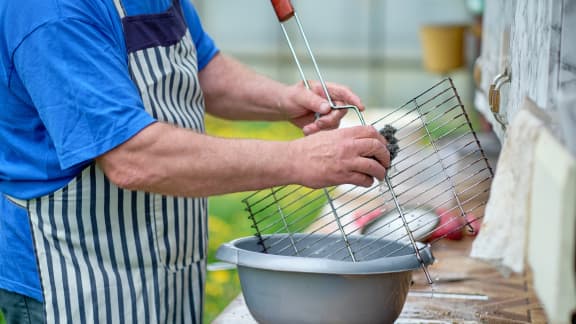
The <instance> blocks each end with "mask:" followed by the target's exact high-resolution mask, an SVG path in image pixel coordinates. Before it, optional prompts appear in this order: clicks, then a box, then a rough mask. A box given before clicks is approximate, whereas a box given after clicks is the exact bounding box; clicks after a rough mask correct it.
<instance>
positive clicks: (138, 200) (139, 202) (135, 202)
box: [130, 191, 150, 323]
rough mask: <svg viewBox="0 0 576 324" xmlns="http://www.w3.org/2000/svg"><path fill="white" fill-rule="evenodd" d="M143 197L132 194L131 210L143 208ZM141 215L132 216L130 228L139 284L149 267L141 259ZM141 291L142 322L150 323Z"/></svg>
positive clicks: (145, 301)
mask: <svg viewBox="0 0 576 324" xmlns="http://www.w3.org/2000/svg"><path fill="white" fill-rule="evenodd" d="M142 196H143V195H142V194H141V193H138V192H136V191H133V192H132V198H131V202H132V206H131V208H130V209H131V210H132V211H133V212H134V211H138V206H144V205H143V204H144V199H143V197H142ZM142 216H144V215H142V214H141V213H137V214H136V215H133V221H134V223H133V226H132V232H133V233H134V245H135V248H136V255H137V257H138V272H139V275H140V278H139V279H140V282H146V281H147V279H146V272H145V269H146V268H147V267H148V266H149V265H147V264H145V263H144V257H143V249H142V241H141V238H140V228H142V225H141V224H140V222H142V221H144V222H145V221H146V219H141V218H142ZM144 226H146V225H144ZM141 291H142V302H143V305H144V310H143V313H144V322H145V323H150V306H149V301H148V291H147V289H141Z"/></svg>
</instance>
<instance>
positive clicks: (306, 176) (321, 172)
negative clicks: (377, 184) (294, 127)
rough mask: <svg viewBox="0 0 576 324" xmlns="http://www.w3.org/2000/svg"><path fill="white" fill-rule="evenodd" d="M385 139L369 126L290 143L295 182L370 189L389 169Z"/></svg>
mask: <svg viewBox="0 0 576 324" xmlns="http://www.w3.org/2000/svg"><path fill="white" fill-rule="evenodd" d="M386 144H387V142H386V139H385V138H384V137H383V136H382V135H381V134H380V133H378V131H377V130H376V129H375V128H373V127H372V126H356V127H350V128H342V129H336V130H330V131H326V132H319V133H317V134H314V135H311V136H307V137H304V138H302V139H299V140H296V141H293V142H291V146H292V149H293V150H292V151H290V155H289V158H291V159H293V160H294V161H295V162H294V165H293V167H294V168H295V170H293V174H295V175H298V178H297V179H296V182H297V183H300V184H303V185H305V186H307V187H311V188H322V187H327V186H332V185H338V184H342V183H349V184H354V185H358V186H363V187H369V186H371V185H372V183H373V182H374V178H377V179H378V180H383V179H384V176H385V175H386V169H387V168H388V167H389V166H390V153H389V152H388V150H387V149H386Z"/></svg>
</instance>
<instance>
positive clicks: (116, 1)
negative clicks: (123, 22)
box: [114, 0, 126, 19]
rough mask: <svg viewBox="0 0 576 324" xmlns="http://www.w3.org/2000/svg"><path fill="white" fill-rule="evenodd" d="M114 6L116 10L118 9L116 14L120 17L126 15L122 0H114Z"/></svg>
mask: <svg viewBox="0 0 576 324" xmlns="http://www.w3.org/2000/svg"><path fill="white" fill-rule="evenodd" d="M114 6H115V7H116V11H118V15H120V19H122V18H124V17H126V10H125V9H124V5H123V4H122V0H114Z"/></svg>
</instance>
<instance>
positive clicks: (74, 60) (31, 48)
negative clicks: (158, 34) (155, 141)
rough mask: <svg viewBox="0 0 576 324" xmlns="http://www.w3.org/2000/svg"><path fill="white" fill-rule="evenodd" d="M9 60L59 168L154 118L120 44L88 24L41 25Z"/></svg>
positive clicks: (86, 157)
mask: <svg viewBox="0 0 576 324" xmlns="http://www.w3.org/2000/svg"><path fill="white" fill-rule="evenodd" d="M13 62H14V73H18V76H19V78H20V79H21V80H22V84H23V85H24V87H25V88H26V91H27V93H28V94H29V96H30V99H31V100H32V102H33V104H34V106H35V107H36V108H37V110H38V114H39V116H40V119H41V120H42V122H43V124H44V127H45V128H46V131H47V133H48V135H49V136H50V139H51V142H52V143H53V145H54V147H55V150H56V153H57V155H58V160H59V163H60V166H61V168H62V169H66V168H69V167H71V166H75V165H77V164H80V163H83V162H86V161H89V160H92V159H94V158H96V157H98V156H100V155H102V154H103V153H106V152H107V151H109V150H111V149H113V148H115V147H116V146H118V145H120V144H122V143H124V142H125V141H127V140H128V139H130V138H131V137H133V136H134V135H136V134H137V133H138V132H139V131H141V130H142V129H143V128H145V127H146V126H148V125H150V124H151V123H153V122H154V121H155V120H154V118H152V116H150V115H149V114H148V113H147V112H146V111H145V110H144V106H143V103H142V100H141V98H140V95H139V93H138V90H137V88H136V87H135V85H134V83H133V82H132V80H131V79H130V74H129V70H128V65H127V62H126V55H125V54H124V48H123V47H122V46H121V45H120V44H118V41H117V40H116V39H114V38H112V37H111V36H109V34H107V33H106V31H105V30H102V28H98V27H97V26H95V25H93V23H91V22H87V21H83V20H79V19H71V18H68V19H62V20H57V21H53V22H49V23H47V24H44V25H42V26H41V27H39V28H37V29H36V30H35V31H34V32H32V33H31V34H30V35H28V36H27V37H26V38H25V39H24V41H23V42H22V43H21V44H20V45H19V46H18V48H17V49H16V50H15V52H14V60H13Z"/></svg>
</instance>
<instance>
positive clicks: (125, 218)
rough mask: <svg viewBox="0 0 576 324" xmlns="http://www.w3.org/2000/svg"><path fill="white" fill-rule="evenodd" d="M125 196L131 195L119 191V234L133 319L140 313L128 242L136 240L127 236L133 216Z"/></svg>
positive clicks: (129, 305)
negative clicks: (135, 304)
mask: <svg viewBox="0 0 576 324" xmlns="http://www.w3.org/2000/svg"><path fill="white" fill-rule="evenodd" d="M125 194H129V193H126V192H125V191H124V190H122V189H119V188H118V189H117V195H118V221H119V224H118V225H119V232H120V245H121V247H122V256H123V258H124V260H122V261H123V263H124V267H123V268H124V271H122V273H123V274H125V275H126V278H127V279H128V292H129V294H130V299H129V300H130V301H132V303H128V304H127V306H128V307H130V308H131V310H132V312H131V314H132V318H138V312H137V310H136V307H134V304H133V303H134V302H136V288H135V287H134V278H133V277H132V276H133V274H132V271H131V270H132V269H131V268H130V266H131V260H133V257H132V256H131V255H130V251H129V249H128V242H130V243H131V244H132V242H134V240H133V239H132V238H128V237H127V236H128V235H129V234H130V233H131V232H132V231H131V230H130V229H129V228H130V226H129V225H126V223H127V222H130V221H131V220H132V215H131V213H130V211H129V210H126V208H129V207H130V206H131V204H130V205H128V206H126V201H125V199H124V198H125V197H124V195H125Z"/></svg>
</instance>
